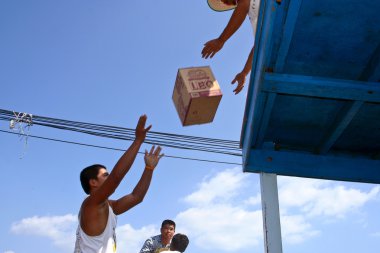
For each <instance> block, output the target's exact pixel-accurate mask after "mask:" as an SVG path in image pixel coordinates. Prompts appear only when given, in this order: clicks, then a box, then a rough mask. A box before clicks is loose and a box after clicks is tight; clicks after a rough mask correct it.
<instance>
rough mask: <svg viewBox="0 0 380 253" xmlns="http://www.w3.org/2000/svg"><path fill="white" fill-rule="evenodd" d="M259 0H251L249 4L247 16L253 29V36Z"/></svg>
mask: <svg viewBox="0 0 380 253" xmlns="http://www.w3.org/2000/svg"><path fill="white" fill-rule="evenodd" d="M259 8H260V0H251V2H250V4H249V11H248V17H249V21H251V25H252V29H253V37H255V35H256V27H257V18H258V17H259Z"/></svg>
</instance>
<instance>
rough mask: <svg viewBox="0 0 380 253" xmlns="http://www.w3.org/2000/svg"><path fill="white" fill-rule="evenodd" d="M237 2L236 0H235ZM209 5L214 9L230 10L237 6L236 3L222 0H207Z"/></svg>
mask: <svg viewBox="0 0 380 253" xmlns="http://www.w3.org/2000/svg"><path fill="white" fill-rule="evenodd" d="M235 2H236V1H235ZM207 3H208V6H210V8H211V9H213V10H214V11H228V10H232V9H235V8H236V4H234V5H228V4H225V3H223V2H222V1H221V0H207Z"/></svg>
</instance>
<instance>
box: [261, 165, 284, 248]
mask: <svg viewBox="0 0 380 253" xmlns="http://www.w3.org/2000/svg"><path fill="white" fill-rule="evenodd" d="M260 186H261V206H262V210H263V211H262V212H263V229H264V252H265V253H282V239H281V222H280V208H279V202H278V189H277V175H276V174H269V173H263V172H261V173H260Z"/></svg>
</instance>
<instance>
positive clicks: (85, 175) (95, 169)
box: [80, 164, 106, 194]
mask: <svg viewBox="0 0 380 253" xmlns="http://www.w3.org/2000/svg"><path fill="white" fill-rule="evenodd" d="M102 168H104V169H106V167H105V166H104V165H101V164H94V165H91V166H88V167H86V168H84V169H83V170H82V172H81V173H80V183H81V184H82V188H83V190H84V192H85V193H87V194H90V179H97V178H98V174H99V170H100V169H102Z"/></svg>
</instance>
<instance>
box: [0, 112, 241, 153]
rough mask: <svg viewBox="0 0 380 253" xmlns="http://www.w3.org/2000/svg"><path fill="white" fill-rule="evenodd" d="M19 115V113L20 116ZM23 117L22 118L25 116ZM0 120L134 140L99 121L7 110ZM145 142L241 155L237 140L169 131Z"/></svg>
mask: <svg viewBox="0 0 380 253" xmlns="http://www.w3.org/2000/svg"><path fill="white" fill-rule="evenodd" d="M19 115H22V116H19ZM24 116H25V117H24ZM0 120H7V121H12V120H13V121H14V120H16V121H17V122H18V123H27V124H29V125H40V126H44V127H50V128H56V129H60V130H67V131H73V132H79V133H84V134H89V135H94V136H99V137H105V138H113V139H120V140H133V139H134V137H135V136H134V135H135V129H131V128H122V127H116V126H107V125H101V124H92V123H85V122H77V121H70V120H63V119H56V118H49V117H43V116H38V115H33V116H32V115H31V114H26V113H18V112H13V111H9V110H3V109H0ZM145 143H148V144H153V145H160V146H165V147H170V148H177V149H187V150H195V151H203V152H211V153H219V154H225V155H232V156H241V149H240V146H239V145H240V143H239V142H238V141H231V140H223V139H213V138H205V137H196V136H187V135H179V134H170V133H162V132H154V131H149V132H148V134H147V137H146V139H145Z"/></svg>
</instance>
